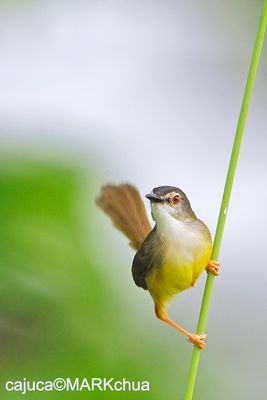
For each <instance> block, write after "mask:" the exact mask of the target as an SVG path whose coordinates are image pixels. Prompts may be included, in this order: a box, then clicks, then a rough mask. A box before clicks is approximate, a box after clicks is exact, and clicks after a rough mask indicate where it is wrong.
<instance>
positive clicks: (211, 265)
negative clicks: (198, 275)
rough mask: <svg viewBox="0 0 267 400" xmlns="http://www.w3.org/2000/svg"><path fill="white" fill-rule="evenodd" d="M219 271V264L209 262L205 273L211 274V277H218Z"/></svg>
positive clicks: (212, 261)
mask: <svg viewBox="0 0 267 400" xmlns="http://www.w3.org/2000/svg"><path fill="white" fill-rule="evenodd" d="M219 270H220V264H219V263H218V261H214V260H210V261H209V262H208V265H207V266H206V271H207V272H211V273H212V274H213V275H215V276H218V275H219Z"/></svg>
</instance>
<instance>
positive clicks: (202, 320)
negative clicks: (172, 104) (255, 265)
mask: <svg viewBox="0 0 267 400" xmlns="http://www.w3.org/2000/svg"><path fill="white" fill-rule="evenodd" d="M266 25H267V0H264V2H263V8H262V13H261V17H260V22H259V27H258V31H257V37H256V41H255V46H254V49H253V54H252V59H251V64H250V68H249V72H248V78H247V83H246V87H245V92H244V97H243V101H242V106H241V110H240V114H239V119H238V124H237V129H236V134H235V140H234V144H233V149H232V154H231V159H230V163H229V167H228V173H227V177H226V181H225V186H224V193H223V198H222V203H221V208H220V214H219V219H218V224H217V228H216V234H215V238H214V245H213V251H212V256H211V258H212V259H213V260H217V259H218V257H219V253H220V247H221V241H222V236H223V230H224V225H225V220H226V215H227V209H228V204H229V200H230V195H231V191H232V186H233V181H234V176H235V171H236V165H237V161H238V156H239V151H240V147H241V143H242V138H243V133H244V127H245V123H246V119H247V113H248V107H249V103H250V99H251V94H252V90H253V86H254V82H255V78H256V72H257V67H258V63H259V59H260V55H261V50H262V46H263V41H264V36H265V31H266ZM213 281H214V275H212V274H211V273H208V276H207V280H206V285H205V290H204V294H203V300H202V305H201V309H200V315H199V321H198V327H197V333H198V334H202V333H204V331H205V327H206V321H207V316H208V308H209V304H210V299H211V293H212V287H213ZM200 352H201V350H200V349H199V348H198V347H197V346H194V349H193V354H192V359H191V365H190V370H189V376H188V381H187V387H186V393H185V397H184V400H191V399H192V397H193V392H194V386H195V381H196V376H197V371H198V364H199V359H200Z"/></svg>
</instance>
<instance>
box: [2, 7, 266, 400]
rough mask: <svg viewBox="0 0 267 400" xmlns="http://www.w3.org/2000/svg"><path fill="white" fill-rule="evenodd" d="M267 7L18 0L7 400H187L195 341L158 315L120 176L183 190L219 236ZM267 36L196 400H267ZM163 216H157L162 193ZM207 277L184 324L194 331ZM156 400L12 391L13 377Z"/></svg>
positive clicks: (7, 154)
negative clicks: (136, 384) (136, 260)
mask: <svg viewBox="0 0 267 400" xmlns="http://www.w3.org/2000/svg"><path fill="white" fill-rule="evenodd" d="M261 5H262V1H261V0H259V1H251V0H243V1H241V0H236V1H232V0H225V1H223V2H221V1H218V0H216V1H211V0H203V1H198V0H192V1H187V2H184V1H176V0H164V1H163V0H162V1H161V0H155V1H152V0H142V1H129V0H111V1H95V0H89V1H87V0H76V1H75V2H74V1H69V0H53V1H44V0H35V1H30V0H24V1H11V0H10V1H9V0H6V1H1V2H0V50H1V74H0V88H1V90H0V140H1V151H0V221H1V230H0V234H1V235H0V238H1V239H0V339H1V340H0V359H1V363H0V369H1V374H0V375H1V378H0V379H1V382H0V398H1V399H3V400H10V399H11V400H12V399H14V400H17V399H21V398H26V399H30V400H31V399H40V398H41V399H42V398H44V399H54V398H55V399H72V398H80V399H83V398H88V399H90V398H97V399H99V398H100V399H101V398H106V399H109V398H114V399H115V398H116V399H117V398H119V397H120V398H123V399H136V398H137V399H139V398H146V399H151V400H154V399H156V400H157V399H165V398H168V399H170V400H174V399H181V400H182V398H183V393H184V389H185V384H186V376H187V372H188V367H189V362H190V358H191V351H192V347H191V345H190V344H189V343H187V342H186V341H185V340H184V338H183V337H182V336H181V335H179V334H177V332H176V331H175V330H174V329H172V328H170V327H168V326H165V324H163V323H161V322H160V321H158V320H157V319H156V318H155V316H154V311H153V304H152V301H151V299H150V297H149V295H148V294H147V293H146V292H145V291H143V290H142V289H140V288H137V287H136V286H135V285H134V282H133V280H132V277H131V271H130V269H131V262H132V258H133V255H134V253H133V251H132V249H130V248H129V247H128V245H127V240H125V238H124V237H123V236H122V235H121V234H120V233H119V232H117V231H116V230H114V228H113V227H112V225H111V223H110V221H109V220H108V218H107V217H106V216H104V215H103V214H102V213H101V211H100V210H98V209H97V207H96V206H95V197H96V196H97V194H98V193H99V190H100V187H101V185H102V184H104V183H106V182H110V181H111V182H121V181H124V182H125V181H129V182H131V183H133V184H135V185H136V186H137V187H138V188H139V189H140V192H141V195H142V196H143V197H144V195H145V194H146V193H147V192H149V191H150V190H151V189H152V188H153V187H155V186H159V185H164V184H169V185H175V186H178V187H180V188H181V189H182V190H184V191H185V192H186V193H187V195H188V197H189V199H190V201H191V204H192V207H193V209H194V211H195V212H196V214H197V215H198V216H199V217H200V218H201V219H203V220H204V221H205V222H206V223H207V225H208V226H209V227H210V230H211V232H212V234H214V231H215V228H216V221H217V216H218V210H219V206H220V199H221V194H222V189H223V184H224V179H225V174H226V170H227V164H228V159H229V155H230V151H231V146H232V140H233V135H234V132H235V127H236V121H237V117H238V112H239V108H240V103H241V98H242V95H243V89H244V83H245V79H246V74H247V70H248V64H249V60H250V55H251V51H252V47H253V42H254V37H255V33H256V28H257V22H258V18H259V14H260V8H261ZM266 67H267V44H266V42H265V44H264V49H263V56H262V59H261V63H260V67H259V71H258V76H257V81H256V85H255V90H254V93H253V98H252V103H251V107H250V112H249V118H248V123H247V127H246V132H245V137H244V143H243V146H242V151H241V156H240V162H239V166H238V171H237V176H236V181H235V185H234V189H233V193H232V199H231V204H230V209H229V212H228V219H227V224H226V229H225V236H224V240H223V245H222V250H221V255H220V262H221V265H222V270H221V276H220V277H219V278H218V279H217V280H216V283H215V286H214V292H213V296H212V302H211V307H210V313H209V319H208V326H207V334H208V339H207V350H205V352H203V353H202V356H201V363H200V368H199V375H198V380H197V385H196V391H195V396H194V400H214V399H216V400H225V399H236V400H239V399H240V400H241V399H242V400H251V399H252V398H255V399H257V400H265V399H266V397H267V384H266V374H267V363H266V355H267V346H266V340H265V332H266V329H267V320H266V312H267V311H266V304H267V291H266V283H267V272H266V266H265V264H266V262H265V259H264V256H265V254H264V248H265V246H266V244H265V242H266V240H265V237H266V223H267V220H266V212H265V210H266V202H267V190H266V185H265V182H266V179H267V169H266V152H267V136H266V107H267V96H266V93H267V74H266ZM145 204H146V207H147V211H148V212H149V205H148V202H147V200H146V203H145ZM204 282H205V274H203V276H202V277H201V279H200V280H199V282H198V285H197V287H196V289H194V290H188V291H185V292H184V293H181V294H180V295H179V296H177V299H176V300H175V301H174V303H173V304H172V305H171V307H170V310H169V313H170V315H171V316H172V318H173V319H174V320H175V321H177V322H178V323H180V324H181V325H182V326H184V327H185V328H187V329H188V330H191V331H194V330H195V327H196V324H197V318H198V313H199V308H200V303H201V298H202V293H203V286H204ZM68 376H69V377H73V378H75V377H81V378H83V377H84V376H86V377H89V378H90V377H92V376H95V377H107V378H109V377H114V378H116V379H121V378H123V377H125V378H127V379H129V380H148V381H149V382H150V385H151V391H150V392H148V393H147V392H144V393H142V392H121V393H120V392H114V393H112V392H102V393H100V392H86V391H83V392H68V393H67V392H47V393H44V392H35V393H33V392H32V393H27V394H26V395H24V396H22V395H21V394H20V393H15V392H7V391H6V390H5V389H4V383H5V382H6V380H21V379H23V378H24V377H25V378H27V379H29V380H46V379H47V380H51V379H54V378H56V377H68Z"/></svg>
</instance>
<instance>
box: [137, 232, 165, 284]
mask: <svg viewBox="0 0 267 400" xmlns="http://www.w3.org/2000/svg"><path fill="white" fill-rule="evenodd" d="M160 248H161V239H160V236H159V235H157V232H156V227H154V228H153V230H152V231H151V232H150V234H149V235H148V237H147V238H146V240H145V241H144V243H143V244H142V246H141V248H140V249H139V250H138V252H137V253H136V254H135V257H134V259H133V264H132V275H133V279H134V282H135V284H136V285H137V286H139V287H142V288H143V289H145V290H147V283H146V279H145V278H146V275H147V273H148V272H149V271H150V270H151V268H158V267H159V266H160V264H161V260H162V254H161V252H160Z"/></svg>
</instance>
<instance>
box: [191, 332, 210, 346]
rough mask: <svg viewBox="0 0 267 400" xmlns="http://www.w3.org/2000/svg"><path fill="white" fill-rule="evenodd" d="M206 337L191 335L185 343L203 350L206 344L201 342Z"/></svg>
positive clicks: (204, 335)
mask: <svg viewBox="0 0 267 400" xmlns="http://www.w3.org/2000/svg"><path fill="white" fill-rule="evenodd" d="M206 337H207V335H206V334H203V335H196V334H195V333H191V334H190V335H189V336H188V339H187V341H188V342H190V343H192V344H193V345H195V346H197V347H199V348H200V349H202V350H203V349H205V347H206V343H205V342H204V341H203V339H206Z"/></svg>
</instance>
